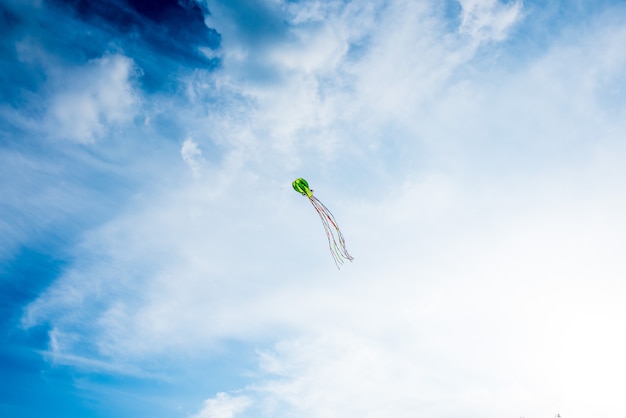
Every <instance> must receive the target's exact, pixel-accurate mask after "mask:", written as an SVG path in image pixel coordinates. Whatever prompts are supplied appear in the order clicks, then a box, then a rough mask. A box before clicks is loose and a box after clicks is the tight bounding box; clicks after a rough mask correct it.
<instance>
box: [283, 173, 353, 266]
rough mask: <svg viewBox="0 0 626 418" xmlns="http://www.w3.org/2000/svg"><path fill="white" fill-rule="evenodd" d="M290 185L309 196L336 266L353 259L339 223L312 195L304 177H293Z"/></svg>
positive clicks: (303, 194)
mask: <svg viewBox="0 0 626 418" xmlns="http://www.w3.org/2000/svg"><path fill="white" fill-rule="evenodd" d="M291 185H292V186H293V189H294V190H295V191H296V192H298V193H300V194H301V195H302V196H306V197H308V198H309V201H310V202H311V204H312V205H313V207H314V208H315V211H316V212H317V214H318V215H319V216H320V219H321V220H322V225H324V230H325V231H326V237H327V238H328V246H329V248H330V253H331V254H332V256H333V259H334V260H335V264H336V265H337V268H340V267H341V265H342V264H343V263H344V260H349V261H352V260H354V257H352V256H351V255H350V254H349V253H348V250H347V249H346V240H345V239H344V238H343V234H342V233H341V231H340V230H339V225H337V221H335V217H334V216H333V214H332V213H331V212H330V211H329V210H328V208H327V207H326V206H324V204H323V203H322V202H320V201H319V200H318V199H317V198H316V197H315V196H313V190H311V189H310V188H309V183H308V182H307V181H306V180H305V179H303V178H299V179H295V180H294V181H293V183H291Z"/></svg>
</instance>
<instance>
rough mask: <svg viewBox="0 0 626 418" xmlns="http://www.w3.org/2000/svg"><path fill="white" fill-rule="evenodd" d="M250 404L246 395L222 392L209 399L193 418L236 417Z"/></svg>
mask: <svg viewBox="0 0 626 418" xmlns="http://www.w3.org/2000/svg"><path fill="white" fill-rule="evenodd" d="M249 404H250V400H249V399H248V398H246V397H245V396H230V395H228V394H226V393H223V392H220V393H218V394H217V395H216V396H215V398H211V399H207V400H206V401H205V402H204V407H203V408H202V410H201V411H200V412H199V413H197V414H195V415H193V417H192V418H236V417H237V416H238V415H239V413H240V412H242V411H245V409H246V408H247V407H248V405H249Z"/></svg>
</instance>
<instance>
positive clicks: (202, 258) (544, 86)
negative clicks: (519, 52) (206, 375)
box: [24, 2, 626, 418]
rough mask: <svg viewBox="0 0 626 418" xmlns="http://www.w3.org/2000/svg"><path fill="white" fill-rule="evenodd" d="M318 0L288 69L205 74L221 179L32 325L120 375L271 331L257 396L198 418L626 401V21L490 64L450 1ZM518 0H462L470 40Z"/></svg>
mask: <svg viewBox="0 0 626 418" xmlns="http://www.w3.org/2000/svg"><path fill="white" fill-rule="evenodd" d="M313 6H315V4H313V3H307V4H306V5H305V7H306V8H307V9H306V10H304V11H303V12H302V13H301V14H298V13H297V10H289V12H290V13H291V15H290V16H298V19H299V20H298V21H299V22H307V23H309V24H310V23H311V22H316V25H317V26H316V25H313V26H311V28H310V29H308V27H307V26H306V25H304V24H303V26H300V27H296V28H295V29H294V31H293V32H290V34H292V35H293V36H294V37H289V40H290V41H291V42H293V43H290V42H288V41H284V42H278V44H272V43H271V42H270V43H268V44H267V45H263V48H261V49H262V51H263V54H261V55H260V56H258V57H255V59H260V60H263V59H265V60H266V61H264V63H272V65H274V66H275V72H276V75H277V76H276V78H275V79H273V81H272V82H271V83H267V84H264V83H258V82H256V81H255V80H251V79H250V78H249V77H250V74H248V73H246V72H245V71H244V70H245V67H246V66H245V64H246V63H247V62H248V61H246V60H247V59H248V58H247V57H248V55H246V54H249V53H253V52H254V51H252V50H246V54H243V55H241V56H238V58H237V59H238V60H241V62H240V64H241V66H237V65H235V64H236V63H235V64H231V63H230V62H229V61H228V60H229V59H233V60H234V58H232V57H230V58H229V54H231V53H233V51H232V50H229V48H230V47H229V43H228V42H230V41H228V42H226V41H225V43H224V45H223V46H224V49H225V50H224V51H223V54H224V55H223V56H224V57H225V60H226V61H225V67H224V69H223V72H218V73H217V74H216V75H215V76H212V75H206V74H195V75H194V76H193V77H190V78H189V79H188V80H187V81H188V83H189V89H188V90H187V91H188V92H189V95H188V97H189V99H190V101H191V102H193V104H194V107H193V109H192V110H191V111H188V110H187V109H185V112H184V114H181V115H178V117H180V118H181V120H184V121H185V122H186V123H185V124H181V125H184V126H186V127H189V129H190V130H193V138H194V139H193V140H186V141H185V142H184V143H183V146H182V148H181V149H177V150H176V152H177V153H178V152H180V155H181V156H182V158H183V159H184V160H185V162H186V163H187V164H188V165H189V166H190V167H191V169H192V170H194V166H195V164H196V163H198V162H199V160H200V158H201V156H202V154H201V153H200V148H201V146H202V144H203V143H204V142H203V141H214V142H216V143H217V144H218V145H219V146H221V147H223V149H225V156H224V158H223V159H219V158H217V157H215V159H216V160H218V161H217V162H216V163H215V165H213V164H212V168H213V167H215V173H214V174H215V175H212V176H211V178H198V181H196V182H193V183H188V182H184V181H183V179H182V176H178V173H168V174H169V175H171V177H172V178H173V180H172V183H170V184H168V185H165V186H163V188H161V189H158V190H157V191H156V192H155V193H144V194H140V195H138V196H136V198H135V199H134V200H133V202H132V203H131V204H130V207H127V208H125V210H124V211H123V212H121V213H120V214H119V216H117V217H116V218H114V219H111V220H110V221H109V222H108V223H107V224H106V225H103V226H102V227H100V228H98V229H96V230H93V231H90V232H89V233H88V234H86V235H85V238H84V241H83V244H82V246H81V247H79V248H77V249H76V250H75V254H76V260H78V261H77V262H76V263H74V264H72V265H70V266H69V267H68V268H67V270H66V271H65V272H64V274H63V276H62V277H61V278H60V279H59V280H58V281H57V282H56V283H55V284H54V285H53V286H52V287H51V288H50V289H49V290H48V291H47V292H46V293H44V294H43V295H42V296H41V297H40V298H39V299H38V300H37V301H35V302H34V303H33V304H32V305H30V307H29V308H28V310H27V312H26V314H25V318H24V323H25V325H26V326H32V325H35V324H40V323H43V322H46V321H47V322H49V323H51V324H54V326H55V327H56V328H55V329H56V330H57V331H55V334H54V338H55V340H54V341H55V343H54V344H53V348H54V352H55V353H56V356H57V358H58V359H64V361H65V362H66V363H69V364H74V365H76V367H82V363H84V362H83V361H82V360H81V361H73V360H76V359H77V358H78V357H72V356H76V355H77V354H81V353H85V352H86V353H85V354H89V355H92V356H93V357H95V358H97V359H100V360H103V361H105V362H106V363H107V364H109V363H110V364H111V365H110V366H107V367H108V368H109V369H111V370H123V369H124V366H125V365H135V366H137V367H145V368H148V369H150V367H154V363H158V362H155V361H154V359H155V358H156V359H165V360H164V361H163V363H166V365H163V367H164V368H166V367H167V366H168V365H171V364H170V363H169V362H171V361H173V360H172V359H173V358H177V357H179V356H181V354H182V353H184V354H189V355H190V356H194V355H196V356H197V355H198V354H197V353H202V355H205V354H206V355H211V354H212V353H214V352H215V351H213V350H212V349H213V348H214V347H215V346H216V345H217V344H219V343H220V342H221V341H225V340H236V341H242V342H243V343H246V344H259V345H261V346H262V348H260V350H259V351H260V352H261V354H260V365H259V369H258V370H257V373H256V374H255V375H253V376H252V377H250V384H249V385H247V386H245V387H242V388H241V389H242V392H241V393H245V396H244V395H241V396H229V395H226V394H218V395H217V396H216V397H215V398H212V399H209V400H208V401H207V403H206V405H205V407H204V409H203V410H202V411H201V412H199V413H198V414H197V415H196V416H197V417H220V418H221V417H231V416H232V417H234V416H237V415H241V416H246V414H253V413H254V412H255V411H263V412H267V411H270V413H271V416H275V417H281V416H285V417H287V416H298V417H303V418H306V417H354V416H359V417H360V416H365V417H367V416H372V417H374V416H376V417H378V416H398V417H404V416H407V417H408V416H414V415H415V414H416V411H417V412H418V413H420V414H422V415H427V416H429V417H433V418H437V417H446V416H464V417H468V418H473V417H485V416H520V415H525V416H545V415H549V414H550V413H552V412H556V411H557V410H558V411H559V412H560V413H561V414H562V415H563V416H569V417H575V416H580V417H583V416H593V415H600V414H601V413H605V412H606V413H608V412H609V411H611V412H612V413H615V411H624V410H626V406H625V405H624V404H623V401H621V399H622V397H620V396H619V393H621V392H623V390H622V389H623V384H622V383H621V377H620V376H622V375H623V374H624V372H626V365H625V364H624V360H623V356H622V355H621V353H623V352H624V350H625V349H626V342H625V341H624V339H623V338H622V336H621V334H620V333H619V332H616V330H619V326H620V324H619V320H620V318H623V317H624V315H625V314H626V312H624V308H623V306H622V305H623V304H622V299H623V297H622V296H623V295H624V294H625V292H626V289H625V288H624V285H623V281H622V280H621V278H622V277H623V275H624V273H625V271H624V263H623V260H622V259H623V256H622V254H623V250H624V249H626V241H624V238H623V237H625V236H626V224H625V223H624V221H623V213H624V210H626V200H625V199H624V198H623V196H626V193H625V192H626V190H624V185H623V184H622V183H621V182H620V179H622V178H624V175H626V173H625V171H624V167H625V165H624V164H623V160H624V157H625V155H626V154H625V149H624V146H623V133H624V132H626V126H625V124H624V122H623V120H624V119H623V118H621V117H619V115H618V114H616V113H614V112H615V110H614V107H612V106H609V105H608V104H607V103H605V102H604V100H600V99H604V98H606V97H607V96H606V90H605V88H604V87H603V86H606V85H611V86H615V85H617V84H616V83H615V80H616V79H617V78H619V75H620V74H622V73H623V67H624V62H625V61H624V60H623V54H624V52H623V51H624V50H623V48H622V49H620V48H619V47H620V45H623V43H621V42H620V41H621V40H623V36H624V32H623V30H621V29H619V27H615V25H613V26H611V28H610V30H604V29H603V30H597V31H593V33H588V34H586V35H585V36H587V39H591V40H590V41H589V42H588V43H586V44H585V43H582V44H576V45H575V47H572V45H571V43H569V41H567V40H565V41H559V42H557V43H556V44H555V45H554V47H553V49H552V50H550V51H547V52H546V54H545V55H544V56H543V57H540V58H539V59H536V60H535V61H533V62H531V63H526V64H524V65H522V66H520V67H519V68H515V69H514V70H510V69H491V71H490V73H489V74H488V76H485V75H483V74H480V72H477V73H478V74H477V73H474V72H472V71H469V70H467V69H466V67H464V66H463V64H464V63H468V62H470V61H471V60H472V59H474V56H473V55H471V53H472V48H467V44H466V41H464V40H462V39H459V38H458V36H456V34H448V33H446V32H445V30H444V27H445V25H443V24H442V23H441V22H440V20H439V18H438V15H436V14H434V12H433V10H432V9H431V8H430V7H429V3H426V2H420V3H416V2H391V3H389V4H388V5H387V6H386V7H380V8H371V9H368V8H367V7H364V8H359V7H357V6H354V5H349V6H346V8H345V9H344V8H341V7H338V9H337V10H339V11H338V12H335V11H334V10H335V9H333V11H332V13H330V12H328V11H327V10H322V9H320V7H321V6H319V7H318V6H316V7H313ZM289 7H291V8H295V7H296V5H293V4H292V5H290V6H289ZM351 7H353V8H351ZM516 7H517V8H519V5H518V3H513V4H512V5H509V6H505V5H503V4H501V3H495V2H481V3H479V2H471V3H470V2H464V13H465V16H466V19H467V20H466V21H465V22H466V23H464V24H465V29H464V30H466V31H468V33H470V34H471V35H472V36H474V37H478V38H480V39H481V41H482V40H487V39H491V40H499V39H501V36H504V33H505V32H506V31H507V30H508V29H507V28H509V27H510V24H511V23H512V22H513V21H514V20H515V19H517V14H516V13H518V12H519V10H518V9H516ZM218 12H219V10H218ZM218 12H216V15H214V18H217V17H216V16H221V15H219V13H218ZM326 13H329V17H330V18H329V19H326V18H325V19H321V18H319V16H322V15H324V16H325V14H326ZM355 16H358V17H359V19H355ZM513 17H515V19H514V18H513ZM222 19H224V20H225V22H222V25H224V26H223V27H224V28H226V29H224V32H223V33H224V36H225V37H226V35H231V36H233V37H236V36H237V35H236V33H235V32H234V29H232V27H231V26H229V22H228V16H227V15H226V14H224V16H222ZM507 22H508V23H507ZM296 26H297V25H296ZM599 26H600V25H599ZM228 28H230V29H228ZM381 28H382V29H381ZM227 29H228V30H227ZM231 29H232V30H231ZM596 29H597V28H596ZM229 30H230V31H229ZM294 39H295V40H294ZM235 40H236V39H235ZM235 40H233V41H232V42H235ZM357 41H358V42H357ZM359 42H361V44H359ZM356 44H359V45H356ZM566 47H567V48H566ZM572 48H573V49H572ZM233 49H237V45H235V47H233ZM590 56H591V57H605V58H606V59H589V57H590ZM254 64H258V62H254ZM230 65H232V67H230ZM473 65H475V66H477V67H480V63H479V62H478V63H477V62H473ZM580 68H585V69H587V70H588V71H586V72H585V77H586V81H587V82H586V83H584V86H581V85H580V83H578V81H579V75H580V70H579V69H580ZM599 81H602V82H603V83H604V84H603V83H598V82H599ZM585 86H587V87H585ZM589 86H592V87H589ZM207 92H208V93H207ZM211 95H214V96H211ZM207 96H211V99H214V98H215V96H218V98H219V100H206V102H205V99H206V98H207ZM611 97H612V98H613V99H614V98H615V96H611ZM618 97H620V98H621V97H622V96H621V95H620V94H618ZM196 106H197V107H196ZM198 108H199V109H200V110H197V109H198ZM190 114H191V115H192V116H193V118H195V119H193V118H191V117H190V116H189V115H190ZM589 116H591V117H589ZM190 119H192V120H190ZM204 149H205V150H206V148H204ZM176 158H180V157H179V154H176ZM207 158H211V157H208V155H207ZM212 162H213V160H212ZM296 172H297V173H298V176H299V175H300V173H304V174H302V175H304V176H305V177H307V176H306V173H310V174H311V175H312V176H313V177H312V178H309V180H310V181H311V183H313V187H314V189H316V193H317V195H318V197H319V198H320V199H321V200H322V201H324V202H325V203H326V204H327V205H328V206H329V208H330V209H331V210H333V213H334V214H335V216H336V217H337V219H338V220H339V222H340V224H341V226H342V229H343V230H344V233H345V235H346V238H347V240H348V248H349V249H350V252H351V253H352V254H353V255H354V256H355V257H356V260H355V262H354V263H353V264H351V265H349V266H347V267H346V268H345V269H343V270H342V271H341V272H337V271H336V269H335V267H334V265H333V263H332V259H331V257H330V255H329V254H327V253H326V251H327V247H326V243H325V237H324V236H323V230H322V229H321V225H319V223H318V219H316V215H315V213H314V212H313V210H312V208H311V207H310V205H308V202H306V200H305V199H302V198H301V197H300V196H297V195H296V194H295V193H294V192H293V191H292V190H290V187H289V184H290V182H291V180H292V179H293V177H295V175H294V173H296ZM205 177H208V176H205ZM363 179H365V180H363ZM76 329H79V330H80V331H81V332H80V333H78V332H76ZM77 338H78V339H77ZM268 342H269V343H268ZM268 345H269V346H272V347H273V348H271V349H270V348H267V346H268ZM85 347H88V348H89V349H88V350H85ZM80 359H84V357H80ZM81 362H82V363H81ZM174 362H175V360H174ZM113 366H116V367H113ZM174 367H175V365H174ZM233 393H234V392H233ZM238 393H239V392H238ZM592 401H593V405H592ZM599 405H600V406H599ZM602 408H604V409H602ZM577 414H578V415H577Z"/></svg>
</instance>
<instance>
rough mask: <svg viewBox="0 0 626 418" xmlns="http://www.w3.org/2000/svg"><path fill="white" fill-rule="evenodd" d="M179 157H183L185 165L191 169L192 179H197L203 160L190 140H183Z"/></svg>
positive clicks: (194, 143)
mask: <svg viewBox="0 0 626 418" xmlns="http://www.w3.org/2000/svg"><path fill="white" fill-rule="evenodd" d="M180 155H181V157H183V161H184V162H185V164H187V166H188V167H189V168H190V169H191V172H192V173H193V175H194V177H196V178H197V177H199V176H200V172H201V166H202V164H203V162H204V158H203V157H202V150H200V148H199V147H198V144H197V143H196V142H195V141H194V140H193V139H192V138H187V139H185V141H184V142H183V145H182V147H181V149H180Z"/></svg>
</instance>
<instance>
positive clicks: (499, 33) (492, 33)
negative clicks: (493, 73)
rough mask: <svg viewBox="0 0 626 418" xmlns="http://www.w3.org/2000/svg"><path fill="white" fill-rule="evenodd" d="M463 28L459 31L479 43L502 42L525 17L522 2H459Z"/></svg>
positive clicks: (493, 0)
mask: <svg viewBox="0 0 626 418" xmlns="http://www.w3.org/2000/svg"><path fill="white" fill-rule="evenodd" d="M459 3H460V4H461V8H462V12H461V26H460V27H459V30H460V32H461V33H463V34H467V35H469V36H470V37H472V38H473V39H475V40H476V41H478V42H488V41H502V40H504V39H505V38H506V37H507V35H508V33H509V31H510V30H511V28H512V27H513V26H514V25H515V24H516V23H518V22H519V20H520V19H521V18H522V17H523V14H522V2H521V1H515V2H510V3H508V4H506V3H502V2H500V1H498V0H459Z"/></svg>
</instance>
